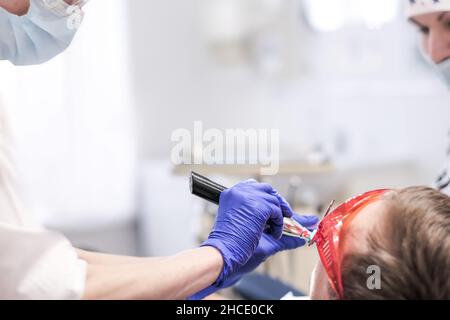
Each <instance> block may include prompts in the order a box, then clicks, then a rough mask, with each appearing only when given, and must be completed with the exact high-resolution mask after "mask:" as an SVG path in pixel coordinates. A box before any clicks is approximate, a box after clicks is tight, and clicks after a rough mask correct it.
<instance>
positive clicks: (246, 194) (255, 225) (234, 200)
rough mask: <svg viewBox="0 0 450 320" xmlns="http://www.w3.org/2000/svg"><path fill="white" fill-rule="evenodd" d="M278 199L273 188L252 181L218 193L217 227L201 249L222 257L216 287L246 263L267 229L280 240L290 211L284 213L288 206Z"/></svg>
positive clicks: (215, 226) (290, 213) (290, 214)
mask: <svg viewBox="0 0 450 320" xmlns="http://www.w3.org/2000/svg"><path fill="white" fill-rule="evenodd" d="M280 198H281V197H280V196H279V195H278V193H277V192H276V190H274V189H273V188H272V186H270V185H269V184H265V183H258V182H256V181H255V180H248V181H245V182H241V183H239V184H237V185H236V186H234V187H232V188H230V189H227V190H225V191H223V192H222V193H221V195H220V205H219V212H218V215H217V219H216V223H215V225H214V227H213V230H212V232H211V233H210V235H209V237H208V239H207V240H206V241H205V242H204V243H203V245H202V246H212V247H215V248H216V249H218V250H219V251H220V253H221V254H222V256H223V260H224V266H223V270H222V272H221V274H220V275H219V277H218V279H217V281H216V283H217V285H219V286H221V285H222V284H223V282H224V281H225V280H226V279H228V277H229V276H230V275H231V274H233V273H234V272H236V271H237V270H238V269H239V268H240V267H242V266H243V265H244V264H245V263H247V262H248V260H249V259H250V257H251V256H252V255H253V253H254V251H255V249H256V247H257V246H258V243H259V239H260V238H261V236H262V234H263V232H264V230H265V229H266V226H269V228H270V229H269V230H268V232H269V233H270V234H271V236H272V237H273V238H275V239H279V238H281V235H282V232H283V216H286V217H291V216H292V211H291V210H290V208H289V210H287V208H288V205H287V204H283V205H282V204H280V200H279V199H280ZM286 205H287V206H286Z"/></svg>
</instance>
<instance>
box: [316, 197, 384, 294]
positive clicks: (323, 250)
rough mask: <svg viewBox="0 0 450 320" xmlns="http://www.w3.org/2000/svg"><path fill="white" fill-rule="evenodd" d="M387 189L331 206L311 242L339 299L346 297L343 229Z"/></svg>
mask: <svg viewBox="0 0 450 320" xmlns="http://www.w3.org/2000/svg"><path fill="white" fill-rule="evenodd" d="M387 191H389V189H382V190H374V191H369V192H366V193H364V194H362V195H360V196H356V197H353V198H351V199H349V200H347V201H346V202H344V203H343V204H341V205H340V206H338V207H337V208H336V209H334V210H333V211H331V212H329V211H330V209H331V206H330V207H329V209H328V212H327V213H326V214H325V216H324V218H323V219H322V221H321V222H320V224H319V227H318V228H317V231H316V234H315V235H314V237H313V239H312V240H311V242H310V244H313V243H315V244H316V246H317V250H318V252H319V256H320V260H321V261H322V264H323V266H324V268H325V270H326V272H327V275H328V279H329V282H330V284H331V287H332V288H333V290H334V291H335V293H336V294H337V296H338V298H339V299H344V296H343V291H344V290H343V287H342V279H341V262H342V256H341V251H340V250H341V247H340V245H341V243H340V241H339V240H340V239H342V229H344V228H345V226H347V225H348V224H349V223H350V221H351V220H352V219H353V218H354V217H355V216H356V215H357V214H358V213H359V212H361V210H362V209H363V208H365V207H366V206H368V205H369V204H371V203H373V202H375V201H377V200H379V199H380V197H381V196H382V195H383V194H385V193H386V192H387Z"/></svg>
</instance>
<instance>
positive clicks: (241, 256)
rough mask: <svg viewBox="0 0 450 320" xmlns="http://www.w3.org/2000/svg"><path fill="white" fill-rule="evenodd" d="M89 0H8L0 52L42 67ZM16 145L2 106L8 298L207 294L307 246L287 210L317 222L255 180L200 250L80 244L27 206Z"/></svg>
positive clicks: (2, 230)
mask: <svg viewBox="0 0 450 320" xmlns="http://www.w3.org/2000/svg"><path fill="white" fill-rule="evenodd" d="M83 2H84V1H73V0H72V1H70V0H65V1H64V0H16V1H12V0H0V59H1V60H9V61H11V62H12V63H14V64H16V65H30V64H39V63H43V62H45V61H47V60H49V59H51V58H53V57H54V56H56V55H57V54H59V53H60V52H62V51H63V50H64V49H65V48H67V47H68V46H69V44H70V43H71V41H72V39H73V37H74V35H75V32H76V28H74V27H73V24H71V23H69V20H70V19H72V18H73V14H78V15H79V16H78V17H76V18H82V11H81V7H82V5H83ZM0 75H1V72H0ZM8 148H9V144H8V137H7V130H6V125H5V119H4V113H3V112H1V110H0V299H81V298H83V299H184V298H188V297H191V298H203V297H204V296H206V295H207V294H210V293H212V292H215V291H216V290H218V289H220V288H223V287H227V286H230V285H232V284H234V283H235V282H237V281H238V280H239V279H240V278H241V277H242V276H243V275H244V274H245V273H247V272H250V271H252V270H254V269H255V268H256V267H257V266H258V265H259V264H260V263H262V262H263V261H264V260H266V259H267V258H268V257H270V256H271V255H273V254H275V253H277V252H279V251H283V250H288V249H295V248H297V247H300V246H302V245H304V244H305V243H304V241H303V240H301V239H299V238H287V237H284V236H282V227H283V217H291V216H293V217H294V218H295V219H296V220H297V221H298V222H300V223H301V224H303V225H304V226H306V227H309V228H312V227H314V225H315V224H316V223H317V218H315V217H306V216H298V215H296V214H295V213H293V212H292V210H291V209H290V207H289V205H288V204H287V202H286V201H285V200H284V199H283V198H282V197H281V196H280V195H279V194H278V193H277V192H276V190H274V189H273V188H272V187H271V186H270V185H267V184H261V183H257V182H256V181H254V180H249V181H245V182H242V183H240V184H238V185H236V186H234V187H233V188H231V189H229V190H227V191H226V192H223V193H222V195H221V199H220V207H219V210H218V215H217V220H216V223H215V225H214V228H213V230H212V231H211V233H210V235H209V237H208V239H207V240H206V241H205V242H204V243H203V244H202V246H201V247H199V248H195V249H192V250H188V251H184V252H180V253H178V254H176V255H173V256H169V257H152V258H138V257H125V256H116V255H108V254H101V253H93V252H87V251H83V250H78V249H76V248H74V247H73V246H72V245H71V243H70V242H69V241H68V240H67V239H66V238H65V237H64V236H63V235H61V234H59V233H57V232H52V231H50V230H46V229H44V228H42V227H40V226H39V225H38V224H36V223H34V222H33V220H32V218H31V215H29V214H28V212H27V211H26V210H25V209H24V208H23V206H22V203H21V201H20V197H19V196H18V194H17V192H16V190H15V181H14V169H13V165H12V163H11V160H10V157H9V150H8ZM267 226H269V232H266V231H265V230H266V227H267Z"/></svg>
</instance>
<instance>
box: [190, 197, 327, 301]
mask: <svg viewBox="0 0 450 320" xmlns="http://www.w3.org/2000/svg"><path fill="white" fill-rule="evenodd" d="M272 194H274V195H275V196H276V197H277V199H278V201H279V203H280V207H281V208H283V211H289V212H291V214H293V213H292V210H291V208H290V206H289V204H288V203H287V202H286V201H285V200H284V199H283V198H282V197H281V196H280V195H279V194H278V193H276V192H275V191H274V192H273V193H272ZM292 217H293V218H294V219H295V220H296V221H297V222H299V223H300V224H301V225H303V226H304V227H306V228H308V229H310V230H313V229H314V228H315V226H316V225H317V223H318V218H317V217H316V216H299V215H296V214H294V215H293V216H292ZM304 245H305V241H304V240H303V239H300V238H294V237H288V236H283V237H282V238H281V239H275V238H274V237H272V236H270V235H268V234H267V233H263V234H262V237H261V238H260V240H259V242H258V247H257V248H256V250H255V252H254V254H253V255H252V257H251V258H250V260H249V261H248V262H247V263H245V264H244V265H242V266H241V267H240V268H238V269H237V270H236V271H234V272H233V273H232V274H230V275H229V276H228V277H227V278H226V279H225V280H224V281H223V282H222V283H219V282H216V283H215V284H213V285H211V286H210V287H208V288H206V289H204V290H202V291H200V292H198V293H197V294H195V295H193V296H191V297H190V298H189V299H192V300H198V299H203V298H204V297H206V296H208V295H210V294H212V293H214V292H216V291H217V290H220V289H223V288H227V287H230V286H232V285H234V284H235V283H236V282H238V281H239V280H240V279H241V278H242V276H243V275H245V274H246V273H249V272H251V271H253V270H255V269H256V268H257V267H258V266H259V265H260V264H261V263H263V262H264V261H265V260H266V259H267V258H268V257H270V256H272V255H274V254H276V253H278V252H281V251H284V250H291V249H296V248H298V247H301V246H304Z"/></svg>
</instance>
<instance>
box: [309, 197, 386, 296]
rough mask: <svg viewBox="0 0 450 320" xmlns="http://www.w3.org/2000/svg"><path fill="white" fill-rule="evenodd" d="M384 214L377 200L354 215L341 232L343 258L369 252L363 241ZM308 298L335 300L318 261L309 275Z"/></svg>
mask: <svg viewBox="0 0 450 320" xmlns="http://www.w3.org/2000/svg"><path fill="white" fill-rule="evenodd" d="M385 212H386V207H385V204H384V203H383V200H378V201H376V202H374V203H371V204H370V205H368V206H367V207H365V208H364V209H362V210H361V211H360V212H358V213H356V216H355V217H354V218H353V220H352V221H351V222H350V224H349V225H348V227H347V228H346V229H343V230H342V234H341V240H340V241H342V243H341V248H342V255H343V256H344V255H345V254H347V253H365V252H367V251H368V250H369V249H368V246H367V242H366V241H365V239H367V235H368V234H369V232H373V230H374V228H375V227H376V226H378V225H379V223H380V221H381V219H382V215H383V214H384V213H385ZM341 258H342V257H341ZM310 296H311V299H314V300H328V299H334V298H336V297H335V296H334V293H333V292H332V290H331V286H330V284H329V282H328V276H327V273H326V271H325V268H324V267H323V265H322V263H321V262H320V261H319V262H318V263H317V265H316V267H315V268H314V271H313V273H312V274H311V283H310Z"/></svg>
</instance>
